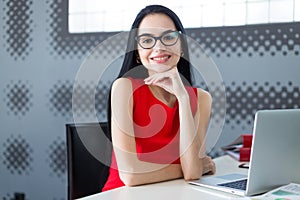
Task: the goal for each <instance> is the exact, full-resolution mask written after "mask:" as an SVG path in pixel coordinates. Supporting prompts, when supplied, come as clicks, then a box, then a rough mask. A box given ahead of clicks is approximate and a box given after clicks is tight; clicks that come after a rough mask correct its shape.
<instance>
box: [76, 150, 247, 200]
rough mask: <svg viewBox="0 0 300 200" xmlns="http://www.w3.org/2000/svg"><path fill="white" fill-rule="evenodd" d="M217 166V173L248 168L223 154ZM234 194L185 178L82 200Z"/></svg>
mask: <svg viewBox="0 0 300 200" xmlns="http://www.w3.org/2000/svg"><path fill="white" fill-rule="evenodd" d="M214 161H215V163H216V168H217V173H216V174H217V175H221V174H226V173H229V172H244V173H245V172H246V170H247V169H241V168H239V167H238V165H239V162H237V161H235V160H234V159H232V158H231V157H229V156H222V157H219V158H216V159H214ZM234 197H238V196H235V195H233V194H227V193H223V192H219V191H216V190H211V189H207V188H202V187H199V186H193V185H190V184H188V183H187V182H185V181H184V180H183V179H177V180H172V181H166V182H161V183H155V184H148V185H143V186H136V187H126V186H124V187H120V188H117V189H113V190H110V191H106V192H103V193H99V194H95V195H91V196H88V197H84V198H81V199H80V200H104V199H105V200H108V199H109V200H118V199H130V200H140V199H143V200H148V199H149V200H160V199H171V200H193V199H195V200H200V199H204V200H206V199H209V200H214V199H215V200H220V199H232V198H234Z"/></svg>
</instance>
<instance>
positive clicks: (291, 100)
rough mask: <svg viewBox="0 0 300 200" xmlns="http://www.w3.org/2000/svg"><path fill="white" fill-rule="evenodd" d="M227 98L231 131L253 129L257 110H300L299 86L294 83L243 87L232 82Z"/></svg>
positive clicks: (267, 83)
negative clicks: (240, 127)
mask: <svg viewBox="0 0 300 200" xmlns="http://www.w3.org/2000/svg"><path fill="white" fill-rule="evenodd" d="M226 96H227V104H226V105H227V114H226V123H227V124H229V125H230V126H231V129H234V128H235V126H242V129H247V128H248V127H251V126H252V125H253V119H254V115H255V112H256V111H257V110H261V109H294V108H300V98H299V97H300V89H299V85H298V84H297V83H296V84H294V83H293V82H288V83H287V84H283V83H281V82H280V81H278V82H276V83H270V82H262V83H258V82H254V83H253V84H252V83H247V82H243V83H242V85H237V84H236V82H231V83H230V84H229V85H228V86H227V87H226Z"/></svg>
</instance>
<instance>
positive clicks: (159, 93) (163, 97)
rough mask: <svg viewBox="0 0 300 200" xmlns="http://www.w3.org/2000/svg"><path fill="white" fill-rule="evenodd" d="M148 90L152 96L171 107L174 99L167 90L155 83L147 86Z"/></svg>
mask: <svg viewBox="0 0 300 200" xmlns="http://www.w3.org/2000/svg"><path fill="white" fill-rule="evenodd" d="M148 87H149V89H150V91H151V92H152V94H153V96H155V98H157V99H158V100H160V101H161V102H163V103H164V104H166V105H168V106H169V107H173V106H174V103H175V101H176V97H175V95H173V94H171V93H169V92H167V91H166V90H164V89H163V88H161V87H159V86H155V85H149V86H148Z"/></svg>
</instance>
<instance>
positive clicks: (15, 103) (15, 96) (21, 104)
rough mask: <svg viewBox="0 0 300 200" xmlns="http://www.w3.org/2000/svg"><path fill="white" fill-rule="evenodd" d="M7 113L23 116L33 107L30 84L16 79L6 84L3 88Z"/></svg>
mask: <svg viewBox="0 0 300 200" xmlns="http://www.w3.org/2000/svg"><path fill="white" fill-rule="evenodd" d="M4 94H5V102H6V106H7V108H8V113H12V114H13V115H15V116H24V115H26V114H27V113H28V112H29V111H30V109H31V108H32V107H33V93H32V86H30V85H29V83H28V82H26V83H24V82H22V81H18V82H16V83H14V82H13V81H12V82H11V83H10V84H7V85H6V89H5V90H4Z"/></svg>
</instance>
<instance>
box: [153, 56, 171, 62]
mask: <svg viewBox="0 0 300 200" xmlns="http://www.w3.org/2000/svg"><path fill="white" fill-rule="evenodd" d="M170 57H171V56H163V57H154V58H151V59H152V60H154V61H163V60H167V59H169V58H170Z"/></svg>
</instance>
